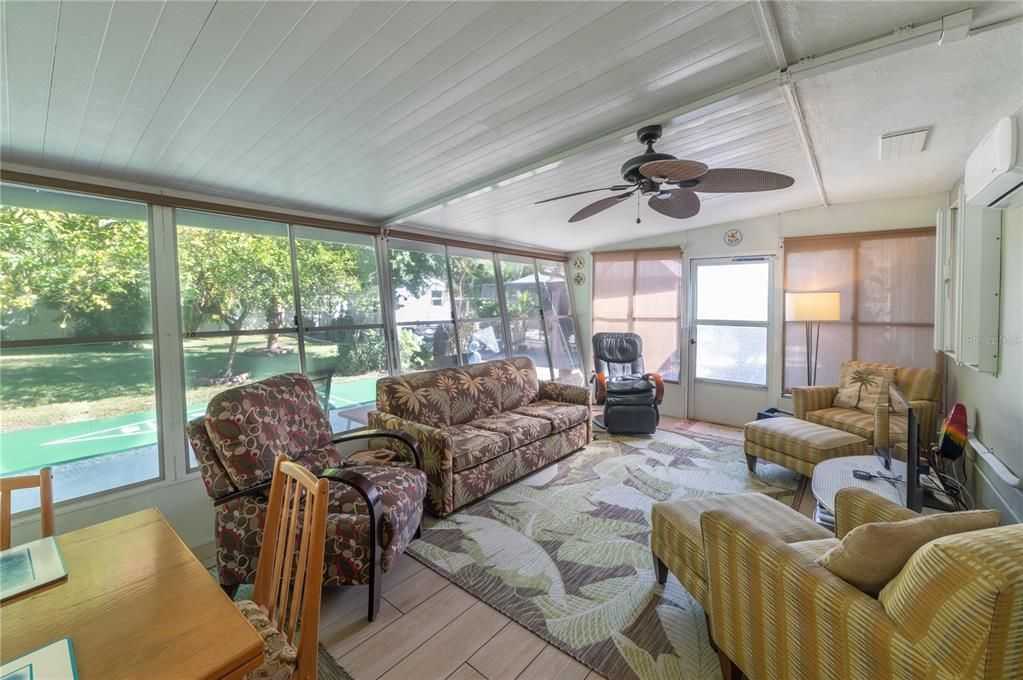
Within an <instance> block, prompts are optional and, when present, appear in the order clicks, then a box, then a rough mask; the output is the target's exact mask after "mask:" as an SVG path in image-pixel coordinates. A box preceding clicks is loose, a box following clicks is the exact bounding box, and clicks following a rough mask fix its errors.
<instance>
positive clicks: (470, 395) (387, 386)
mask: <svg viewBox="0 0 1023 680" xmlns="http://www.w3.org/2000/svg"><path fill="white" fill-rule="evenodd" d="M539 391H540V384H539V382H538V380H537V377H536V368H535V367H534V366H533V362H532V360H531V359H529V358H528V357H513V358H511V359H498V360H496V361H484V362H482V363H478V364H472V365H470V366H464V367H462V368H445V369H439V370H435V371H422V372H419V373H408V374H405V375H399V376H395V377H385V378H380V379H379V380H377V409H379V410H380V411H384V412H386V413H390V414H392V415H395V416H398V417H399V418H404V419H405V420H411V421H413V422H416V423H422V424H423V425H430V426H431V427H447V426H449V425H463V424H465V423H468V422H471V421H473V420H476V419H477V418H485V417H487V416H492V415H495V414H497V413H501V412H502V411H511V410H514V409H516V408H518V407H520V406H525V405H526V404H528V403H530V402H532V401H533V400H534V399H536V396H537V393H538V392H539Z"/></svg>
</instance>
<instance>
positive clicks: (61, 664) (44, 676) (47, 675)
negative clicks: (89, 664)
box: [0, 638, 78, 680]
mask: <svg viewBox="0 0 1023 680" xmlns="http://www.w3.org/2000/svg"><path fill="white" fill-rule="evenodd" d="M0 680H78V668H77V667H76V666H75V650H74V648H73V647H72V646H71V640H70V639H69V638H63V639H60V640H56V641H54V642H51V643H50V644H48V645H44V646H43V647H40V648H39V649H36V650H33V651H31V652H29V653H28V654H24V655H22V656H19V657H18V658H17V659H12V660H11V661H5V662H4V664H3V665H2V666H0Z"/></svg>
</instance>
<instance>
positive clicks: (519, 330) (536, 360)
mask: <svg viewBox="0 0 1023 680" xmlns="http://www.w3.org/2000/svg"><path fill="white" fill-rule="evenodd" d="M499 261H500V265H501V286H502V288H503V290H504V305H505V311H506V314H507V317H508V332H509V333H510V334H511V337H509V338H508V350H509V353H510V354H511V356H525V357H529V358H530V359H532V361H533V364H534V365H535V366H536V374H537V376H538V377H539V378H540V379H541V380H550V379H551V377H552V375H553V373H552V371H551V361H550V358H549V355H548V353H547V333H546V328H545V327H544V322H543V319H542V318H541V316H540V314H541V307H540V288H539V286H538V284H537V268H536V262H535V261H534V260H533V259H532V258H525V257H515V256H511V255H502V256H500V260H499Z"/></svg>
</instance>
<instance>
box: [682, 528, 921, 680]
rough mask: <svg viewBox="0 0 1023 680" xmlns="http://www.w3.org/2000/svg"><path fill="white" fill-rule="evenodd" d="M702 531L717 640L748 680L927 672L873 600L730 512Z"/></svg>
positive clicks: (712, 622) (722, 649) (712, 624)
mask: <svg viewBox="0 0 1023 680" xmlns="http://www.w3.org/2000/svg"><path fill="white" fill-rule="evenodd" d="M701 526H702V530H703V541H704V553H705V555H706V558H707V585H708V602H709V611H708V614H709V616H710V624H711V635H712V636H713V639H714V641H715V643H716V644H717V646H718V649H719V650H721V652H722V653H724V654H725V655H727V656H728V658H729V659H731V660H732V661H733V662H734V663H735V664H736V665H737V666H739V668H740V669H742V671H743V672H744V673H745V674H746V675H747V676H748V677H751V678H807V679H818V680H825V679H827V678H841V677H864V678H868V677H877V678H880V677H892V675H891V674H890V672H889V670H890V669H889V664H890V663H891V659H899V660H900V662H904V663H905V665H906V667H907V668H910V669H913V670H914V671H917V670H918V667H919V665H920V664H927V660H926V659H925V658H923V657H922V656H921V655H919V654H918V653H915V652H914V651H913V650H912V648H911V646H910V645H909V642H908V640H906V638H905V637H904V636H902V635H901V634H900V633H899V632H898V630H897V628H896V626H895V624H894V622H893V621H892V620H891V619H890V618H889V617H888V616H887V614H885V612H884V608H883V607H881V605H880V604H879V603H878V602H877V601H876V600H875V599H873V598H872V597H870V596H869V595H866V594H865V593H862V592H860V591H859V590H857V589H856V588H854V587H853V586H851V585H849V584H848V583H846V582H845V581H843V580H841V579H840V578H838V577H837V576H835V575H834V574H832V573H831V572H830V571H828V570H827V569H825V568H824V567H822V566H820V565H819V564H817V563H816V562H815V561H813V559H811V558H810V557H808V556H806V555H803V554H801V553H800V552H799V551H798V550H796V549H795V548H794V547H792V546H791V545H788V544H786V543H784V542H783V541H781V540H780V539H779V538H777V537H776V536H774V535H772V534H771V533H770V532H769V531H764V530H761V529H758V528H757V527H756V526H755V525H754V523H752V522H750V521H748V520H744V519H742V518H740V517H738V516H737V515H735V514H733V513H731V512H729V511H728V510H713V511H707V512H705V513H703V515H702V517H701ZM808 643H811V644H812V647H810V648H808V647H807V645H808ZM818 649H819V650H828V653H826V654H825V653H820V654H818V653H816V652H815V650H818ZM895 654H898V655H899V656H893V655H895ZM920 675H921V677H923V674H920ZM916 676H917V673H913V677H916ZM899 677H903V676H902V675H899ZM905 677H909V675H907V676H905Z"/></svg>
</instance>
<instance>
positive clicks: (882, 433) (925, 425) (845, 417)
mask: <svg viewBox="0 0 1023 680" xmlns="http://www.w3.org/2000/svg"><path fill="white" fill-rule="evenodd" d="M852 364H856V365H857V367H860V366H862V367H865V368H875V369H891V368H894V369H895V386H896V387H898V388H899V390H900V391H901V392H902V394H903V395H905V397H906V399H908V400H909V403H910V406H912V407H913V412H914V413H916V417H917V419H918V420H919V421H920V440H921V443H922V445H923V446H924V447H925V448H926V447H928V446H930V445H931V444H933V443H934V441H935V439H936V437H937V429H938V412H939V411H940V410H941V394H940V391H941V374H940V373H938V372H937V371H932V370H931V369H929V368H907V367H905V366H892V365H890V364H871V363H866V362H862V361H856V362H852V361H847V362H846V363H844V364H842V370H843V371H844V370H846V367H847V366H850V365H852ZM836 394H838V385H829V386H818V387H793V388H792V408H793V410H794V411H795V415H796V418H799V419H801V420H808V421H810V422H811V423H817V424H818V425H825V426H827V427H831V428H834V429H836V430H845V431H846V432H851V433H852V434H855V435H857V436H860V437H863V438H864V439H865V440H866V441H867V443H868V444H869V445H871V446H888V445H889V442H890V439H893V440H895V441H898V440H899V439H900V435H901V439H903V440H904V439H905V437H906V416H905V415H899V414H889V412H888V411H887V409H876V410H875V412H874V413H866V412H864V411H859V410H856V409H849V408H842V407H839V406H832V403H833V402H834V401H835V395H836ZM889 434H890V435H891V437H889Z"/></svg>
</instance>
